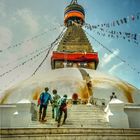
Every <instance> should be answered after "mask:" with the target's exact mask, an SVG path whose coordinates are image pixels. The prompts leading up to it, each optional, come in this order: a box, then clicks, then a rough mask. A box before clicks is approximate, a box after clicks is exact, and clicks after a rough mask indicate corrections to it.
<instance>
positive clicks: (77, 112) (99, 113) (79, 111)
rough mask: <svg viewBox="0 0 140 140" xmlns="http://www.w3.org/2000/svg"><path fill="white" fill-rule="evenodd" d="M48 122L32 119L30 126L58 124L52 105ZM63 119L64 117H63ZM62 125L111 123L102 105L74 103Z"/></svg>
mask: <svg viewBox="0 0 140 140" xmlns="http://www.w3.org/2000/svg"><path fill="white" fill-rule="evenodd" d="M46 118H47V122H44V123H40V122H38V121H32V122H31V124H30V125H29V127H31V128H34V127H39V128H41V127H43V128H44V127H45V128H46V127H47V128H53V127H56V126H57V122H55V121H54V119H52V112H51V106H49V107H48V110H47V117H46ZM62 119H63V117H62ZM60 127H63V128H82V127H84V128H89V127H90V128H109V127H110V126H109V124H108V122H107V121H106V118H105V113H104V111H103V109H102V108H101V107H97V106H93V105H91V106H87V105H81V104H80V105H72V106H68V117H67V120H66V124H65V125H62V126H60Z"/></svg>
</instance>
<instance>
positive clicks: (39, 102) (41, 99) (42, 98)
mask: <svg viewBox="0 0 140 140" xmlns="http://www.w3.org/2000/svg"><path fill="white" fill-rule="evenodd" d="M43 102H44V92H43V93H41V95H40V97H39V99H38V105H40V104H42V103H43Z"/></svg>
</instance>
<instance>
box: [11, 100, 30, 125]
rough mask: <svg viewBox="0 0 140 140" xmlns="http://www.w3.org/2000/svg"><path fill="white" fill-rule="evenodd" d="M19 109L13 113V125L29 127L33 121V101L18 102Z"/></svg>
mask: <svg viewBox="0 0 140 140" xmlns="http://www.w3.org/2000/svg"><path fill="white" fill-rule="evenodd" d="M16 106H17V111H16V112H15V113H14V114H13V119H12V126H13V127H28V126H29V124H30V123H31V103H30V102H29V101H21V102H19V103H17V104H16Z"/></svg>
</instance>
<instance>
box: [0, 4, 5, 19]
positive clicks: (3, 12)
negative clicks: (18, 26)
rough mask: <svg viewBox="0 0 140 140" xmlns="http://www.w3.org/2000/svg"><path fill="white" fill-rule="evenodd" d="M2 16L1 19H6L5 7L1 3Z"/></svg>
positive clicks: (0, 13)
mask: <svg viewBox="0 0 140 140" xmlns="http://www.w3.org/2000/svg"><path fill="white" fill-rule="evenodd" d="M0 16H1V17H6V12H5V5H4V3H2V2H0Z"/></svg>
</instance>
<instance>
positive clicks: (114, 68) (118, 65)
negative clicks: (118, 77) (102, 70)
mask: <svg viewBox="0 0 140 140" xmlns="http://www.w3.org/2000/svg"><path fill="white" fill-rule="evenodd" d="M123 64H124V62H121V63H118V64H116V65H114V66H113V67H112V68H111V69H110V70H109V73H111V74H112V73H114V71H115V70H116V69H117V68H119V67H120V66H121V65H123Z"/></svg>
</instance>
